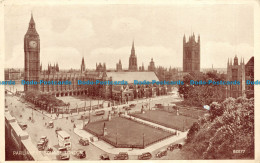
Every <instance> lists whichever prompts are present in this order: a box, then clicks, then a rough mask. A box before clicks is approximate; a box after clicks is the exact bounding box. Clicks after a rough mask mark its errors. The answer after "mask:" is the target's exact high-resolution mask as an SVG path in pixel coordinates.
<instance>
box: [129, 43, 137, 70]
mask: <svg viewBox="0 0 260 163" xmlns="http://www.w3.org/2000/svg"><path fill="white" fill-rule="evenodd" d="M128 70H129V71H137V57H136V55H135V43H134V41H133V44H132V50H131V55H130V57H129V68H128Z"/></svg>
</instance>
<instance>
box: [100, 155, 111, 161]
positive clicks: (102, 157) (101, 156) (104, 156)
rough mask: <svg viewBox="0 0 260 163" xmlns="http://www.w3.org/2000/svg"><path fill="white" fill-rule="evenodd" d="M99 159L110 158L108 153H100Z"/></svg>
mask: <svg viewBox="0 0 260 163" xmlns="http://www.w3.org/2000/svg"><path fill="white" fill-rule="evenodd" d="M100 159H101V160H110V158H109V156H108V154H102V155H100Z"/></svg>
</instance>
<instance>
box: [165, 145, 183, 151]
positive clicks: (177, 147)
mask: <svg viewBox="0 0 260 163" xmlns="http://www.w3.org/2000/svg"><path fill="white" fill-rule="evenodd" d="M181 148H182V144H172V145H170V146H168V148H167V150H169V151H173V150H174V149H181Z"/></svg>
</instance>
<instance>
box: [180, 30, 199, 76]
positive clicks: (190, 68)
mask: <svg viewBox="0 0 260 163" xmlns="http://www.w3.org/2000/svg"><path fill="white" fill-rule="evenodd" d="M183 72H200V36H198V41H197V42H196V40H195V36H194V34H193V35H192V36H190V37H189V40H188V42H186V37H185V35H184V36H183Z"/></svg>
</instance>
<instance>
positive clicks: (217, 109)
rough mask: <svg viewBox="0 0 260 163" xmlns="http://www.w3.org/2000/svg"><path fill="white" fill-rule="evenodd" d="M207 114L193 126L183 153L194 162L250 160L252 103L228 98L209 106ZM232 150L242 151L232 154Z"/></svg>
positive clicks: (251, 100) (252, 134)
mask: <svg viewBox="0 0 260 163" xmlns="http://www.w3.org/2000/svg"><path fill="white" fill-rule="evenodd" d="M210 109H213V110H212V111H210V112H209V115H205V116H204V117H202V118H200V119H199V121H198V124H193V126H192V127H191V129H190V130H191V131H189V133H188V135H187V137H188V138H187V140H188V143H187V144H186V147H185V148H184V150H185V151H184V152H190V153H191V155H194V156H196V157H197V158H194V159H252V158H254V100H253V99H246V98H244V97H240V98H237V99H233V98H228V99H226V100H225V101H223V102H222V103H212V104H211V108H210ZM233 150H245V151H244V153H240V154H237V153H236V154H234V153H233Z"/></svg>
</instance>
